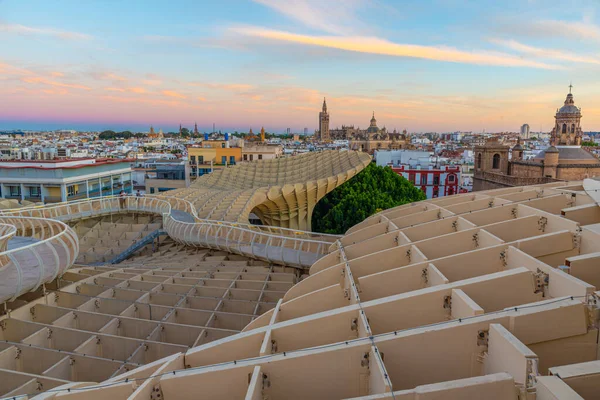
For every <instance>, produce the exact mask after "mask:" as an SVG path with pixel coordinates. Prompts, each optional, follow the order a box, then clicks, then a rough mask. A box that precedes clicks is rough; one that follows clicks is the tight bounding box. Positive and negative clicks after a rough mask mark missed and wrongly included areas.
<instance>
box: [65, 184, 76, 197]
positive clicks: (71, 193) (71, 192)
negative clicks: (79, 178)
mask: <svg viewBox="0 0 600 400" xmlns="http://www.w3.org/2000/svg"><path fill="white" fill-rule="evenodd" d="M67 195H69V196H75V186H73V185H71V186H67Z"/></svg>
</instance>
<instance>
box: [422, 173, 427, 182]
mask: <svg viewBox="0 0 600 400" xmlns="http://www.w3.org/2000/svg"><path fill="white" fill-rule="evenodd" d="M421 185H427V174H421Z"/></svg>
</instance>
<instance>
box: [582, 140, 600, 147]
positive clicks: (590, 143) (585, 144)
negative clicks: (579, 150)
mask: <svg viewBox="0 0 600 400" xmlns="http://www.w3.org/2000/svg"><path fill="white" fill-rule="evenodd" d="M581 145H582V146H588V147H594V146H598V143H596V142H593V141H591V140H590V141H589V142H581Z"/></svg>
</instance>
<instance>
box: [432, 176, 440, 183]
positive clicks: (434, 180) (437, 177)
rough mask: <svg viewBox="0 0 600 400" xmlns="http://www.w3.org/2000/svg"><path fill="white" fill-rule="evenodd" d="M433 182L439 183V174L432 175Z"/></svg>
mask: <svg viewBox="0 0 600 400" xmlns="http://www.w3.org/2000/svg"><path fill="white" fill-rule="evenodd" d="M433 184H434V185H439V184H440V176H439V175H435V176H434V177H433Z"/></svg>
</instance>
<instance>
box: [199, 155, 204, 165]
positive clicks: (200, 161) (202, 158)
mask: <svg viewBox="0 0 600 400" xmlns="http://www.w3.org/2000/svg"><path fill="white" fill-rule="evenodd" d="M198 164H204V156H198Z"/></svg>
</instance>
